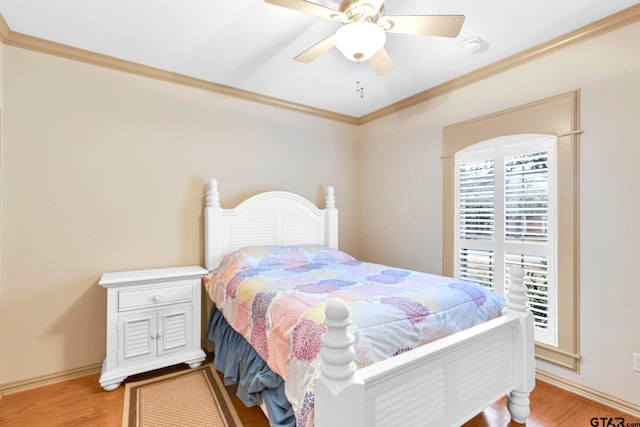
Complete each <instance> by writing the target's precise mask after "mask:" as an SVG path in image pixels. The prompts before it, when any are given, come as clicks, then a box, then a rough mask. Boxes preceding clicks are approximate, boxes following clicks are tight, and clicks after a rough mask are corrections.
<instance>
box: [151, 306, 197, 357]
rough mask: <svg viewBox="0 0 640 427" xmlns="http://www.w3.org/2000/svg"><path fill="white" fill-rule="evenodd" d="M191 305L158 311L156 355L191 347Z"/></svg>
mask: <svg viewBox="0 0 640 427" xmlns="http://www.w3.org/2000/svg"><path fill="white" fill-rule="evenodd" d="M192 335H193V334H192V333H191V306H189V305H185V306H182V307H179V308H176V309H172V310H163V311H160V312H159V313H158V339H157V344H158V355H160V356H162V355H165V354H167V353H171V352H176V351H181V350H183V349H185V348H188V347H191V337H192Z"/></svg>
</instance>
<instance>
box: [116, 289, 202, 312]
mask: <svg viewBox="0 0 640 427" xmlns="http://www.w3.org/2000/svg"><path fill="white" fill-rule="evenodd" d="M192 293H193V286H192V284H191V283H187V284H184V285H183V284H176V285H175V286H168V287H162V288H155V289H141V290H138V291H120V292H119V294H118V311H124V310H133V309H137V308H145V307H153V306H157V305H164V304H173V303H177V302H188V301H191V299H192Z"/></svg>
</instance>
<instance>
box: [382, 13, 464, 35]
mask: <svg viewBox="0 0 640 427" xmlns="http://www.w3.org/2000/svg"><path fill="white" fill-rule="evenodd" d="M379 22H381V23H384V22H390V23H392V26H391V28H389V29H388V30H387V31H388V32H390V33H403V34H423V35H427V36H438V37H457V36H458V34H460V29H461V28H462V23H463V22H464V15H396V16H386V15H385V16H383V17H382V18H381V19H380V21H379Z"/></svg>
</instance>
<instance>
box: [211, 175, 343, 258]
mask: <svg viewBox="0 0 640 427" xmlns="http://www.w3.org/2000/svg"><path fill="white" fill-rule="evenodd" d="M325 195H326V199H325V209H319V208H318V207H316V206H315V205H314V204H313V203H311V202H310V201H309V200H307V199H305V198H304V197H302V196H299V195H297V194H294V193H289V192H286V191H269V192H266V193H261V194H257V195H255V196H253V197H250V198H248V199H247V200H245V201H244V202H242V203H240V204H239V205H238V206H236V207H235V208H233V209H223V208H222V207H221V206H220V194H219V193H218V182H217V181H216V180H215V179H212V180H211V181H209V182H208V183H207V186H206V205H205V214H204V221H205V223H204V233H205V236H204V250H205V266H206V268H207V270H213V269H215V268H216V267H218V265H219V264H220V260H221V258H222V256H223V255H224V254H226V253H228V252H231V251H232V250H234V249H238V248H241V247H243V246H249V245H296V244H309V243H310V244H323V245H328V246H331V247H334V248H337V247H338V210H337V209H336V205H335V197H334V191H333V187H327V190H326V194H325Z"/></svg>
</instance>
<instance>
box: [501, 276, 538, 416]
mask: <svg viewBox="0 0 640 427" xmlns="http://www.w3.org/2000/svg"><path fill="white" fill-rule="evenodd" d="M524 274H525V273H524V270H523V269H522V268H521V267H520V266H517V265H514V266H512V267H511V269H510V270H509V276H510V284H509V289H508V292H507V299H508V302H507V307H505V308H504V310H503V311H502V313H503V314H509V315H512V316H516V317H517V318H519V326H520V332H521V333H519V334H517V337H516V340H515V342H514V361H513V363H514V367H513V371H514V384H515V388H514V389H513V391H511V392H510V393H509V396H508V399H509V401H508V402H507V407H508V408H509V413H510V414H511V419H512V420H513V421H515V422H517V423H521V424H524V423H525V421H526V419H527V418H528V417H529V413H530V409H529V393H531V390H533V388H534V387H535V382H536V380H535V371H536V362H535V348H534V332H533V315H532V314H531V312H530V311H529V309H528V307H527V302H528V300H529V298H528V296H527V288H526V286H525V285H524Z"/></svg>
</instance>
